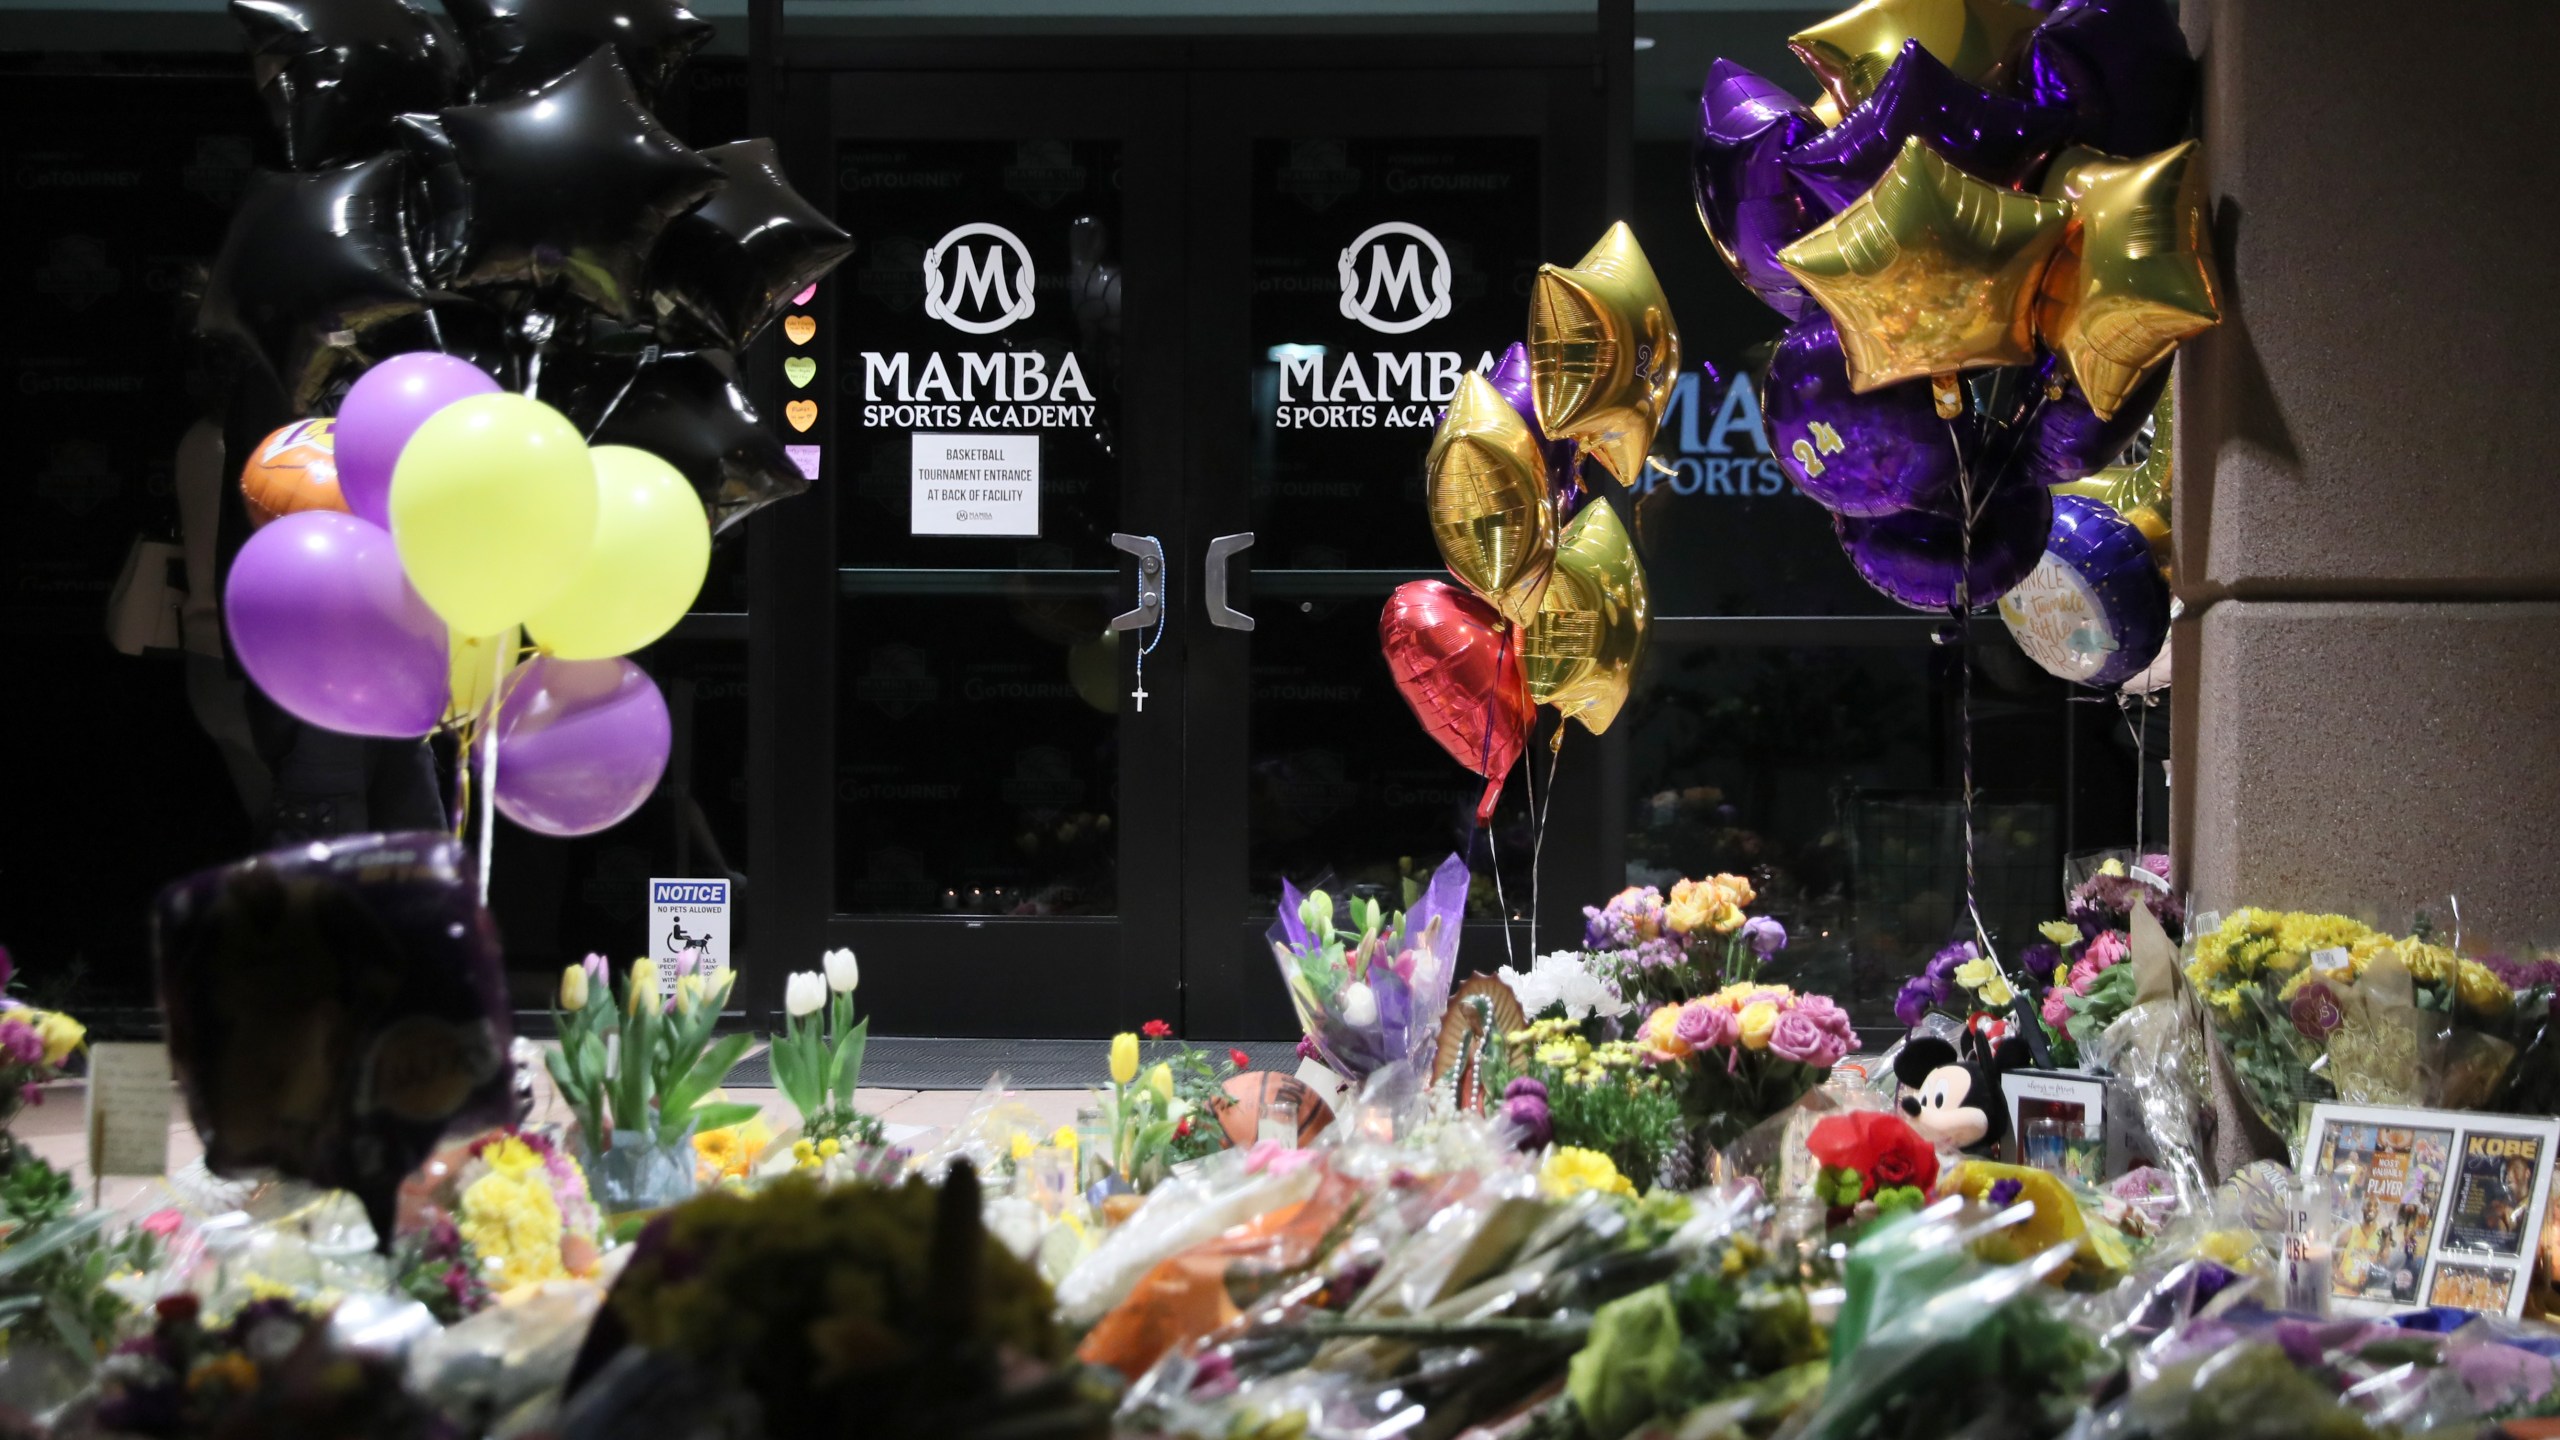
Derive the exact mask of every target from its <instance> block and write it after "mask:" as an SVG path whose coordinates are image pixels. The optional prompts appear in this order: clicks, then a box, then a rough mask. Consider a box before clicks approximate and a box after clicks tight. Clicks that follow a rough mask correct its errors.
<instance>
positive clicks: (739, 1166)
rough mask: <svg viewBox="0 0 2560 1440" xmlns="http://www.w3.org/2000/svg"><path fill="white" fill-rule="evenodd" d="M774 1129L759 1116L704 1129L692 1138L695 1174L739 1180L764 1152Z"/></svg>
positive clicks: (705, 1178)
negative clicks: (739, 1122)
mask: <svg viewBox="0 0 2560 1440" xmlns="http://www.w3.org/2000/svg"><path fill="white" fill-rule="evenodd" d="M772 1139H773V1131H772V1130H771V1129H770V1128H768V1127H767V1126H766V1125H765V1123H764V1121H763V1120H762V1119H754V1120H749V1121H747V1122H746V1123H745V1124H743V1125H731V1126H727V1127H725V1128H722V1129H719V1130H705V1131H703V1132H702V1133H701V1134H699V1135H696V1136H694V1137H693V1153H694V1155H695V1157H696V1159H697V1163H696V1165H695V1167H694V1169H695V1173H696V1174H698V1175H699V1176H700V1177H701V1178H703V1179H704V1180H707V1181H710V1182H712V1183H715V1184H716V1183H718V1182H719V1181H722V1180H735V1179H742V1178H744V1177H745V1175H746V1173H747V1172H748V1171H749V1170H750V1169H752V1168H754V1166H755V1163H756V1157H757V1156H758V1155H761V1154H763V1153H764V1147H765V1145H766V1143H767V1142H768V1141H770V1140H772Z"/></svg>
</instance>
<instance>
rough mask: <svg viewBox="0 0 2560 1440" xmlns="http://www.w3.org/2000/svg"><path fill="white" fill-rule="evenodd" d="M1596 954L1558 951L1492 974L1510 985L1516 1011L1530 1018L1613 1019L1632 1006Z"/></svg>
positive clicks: (1497, 970)
mask: <svg viewBox="0 0 2560 1440" xmlns="http://www.w3.org/2000/svg"><path fill="white" fill-rule="evenodd" d="M1600 963H1601V962H1600V957H1598V956H1596V955H1592V954H1589V953H1586V952H1584V951H1580V950H1558V951H1555V952H1553V953H1551V954H1546V955H1540V956H1537V957H1536V958H1534V959H1532V960H1531V961H1530V962H1529V968H1528V969H1527V970H1514V969H1512V968H1511V967H1510V966H1508V965H1504V966H1501V967H1500V968H1498V969H1496V970H1495V971H1494V972H1493V973H1494V977H1495V978H1496V979H1498V980H1500V981H1501V982H1502V983H1503V984H1505V985H1507V986H1509V987H1511V994H1512V998H1514V999H1516V1000H1518V1001H1519V1002H1520V1013H1521V1014H1523V1015H1526V1016H1528V1017H1529V1018H1530V1019H1532V1020H1538V1019H1559V1020H1570V1021H1572V1022H1574V1023H1576V1024H1580V1023H1581V1022H1582V1021H1585V1020H1592V1019H1599V1020H1615V1019H1617V1018H1618V1017H1619V1016H1621V1015H1624V1014H1626V1013H1627V1012H1628V1011H1630V1010H1633V1009H1634V1008H1635V1004H1634V1002H1632V1001H1629V1000H1627V999H1625V998H1623V997H1621V996H1620V995H1619V994H1618V987H1617V986H1615V985H1613V984H1611V983H1610V982H1609V981H1608V980H1607V979H1605V978H1603V977H1602V976H1601V974H1600V969H1599V966H1600Z"/></svg>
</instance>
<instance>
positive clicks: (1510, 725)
mask: <svg viewBox="0 0 2560 1440" xmlns="http://www.w3.org/2000/svg"><path fill="white" fill-rule="evenodd" d="M1378 644H1379V646H1380V648H1382V649H1384V650H1385V651H1386V652H1387V672H1388V673H1389V674H1390V675H1393V676H1394V677H1395V682H1396V689H1398V690H1400V691H1403V692H1404V700H1405V703H1406V704H1407V705H1410V706H1412V707H1413V714H1414V718H1416V719H1418V720H1420V721H1421V722H1422V728H1423V729H1424V730H1425V731H1426V732H1428V733H1429V734H1430V736H1431V738H1432V739H1434V740H1437V741H1439V742H1440V748H1441V749H1443V750H1446V751H1448V752H1449V757H1450V758H1451V759H1453V760H1455V761H1457V762H1458V763H1459V764H1461V765H1464V766H1466V767H1467V768H1468V769H1470V770H1473V771H1474V772H1476V773H1477V774H1479V775H1482V776H1483V777H1485V782H1486V783H1485V787H1484V800H1483V801H1482V802H1481V803H1480V804H1478V805H1477V806H1476V819H1477V820H1478V821H1487V820H1491V819H1492V818H1493V802H1494V801H1495V800H1496V799H1497V798H1499V797H1500V796H1501V794H1502V777H1503V776H1505V775H1508V774H1509V773H1511V766H1512V764H1513V762H1515V761H1517V760H1518V759H1519V758H1520V751H1521V747H1523V746H1525V745H1526V744H1528V742H1529V727H1530V725H1531V724H1532V723H1534V721H1535V720H1536V718H1537V708H1536V706H1535V705H1533V704H1532V703H1531V702H1530V699H1529V685H1528V681H1527V680H1526V678H1524V677H1523V676H1522V674H1521V671H1520V649H1519V647H1518V646H1517V645H1514V644H1513V643H1512V637H1511V633H1510V631H1509V629H1508V628H1506V627H1505V626H1504V625H1503V623H1502V616H1501V614H1500V612H1498V611H1496V610H1495V609H1494V608H1493V607H1492V606H1491V605H1488V604H1486V603H1485V602H1483V601H1482V600H1479V599H1477V598H1476V597H1475V596H1473V595H1471V594H1469V593H1467V592H1466V591H1464V590H1461V589H1459V588H1458V587H1457V586H1455V585H1444V584H1442V583H1441V582H1440V581H1437V580H1409V581H1407V582H1405V583H1404V584H1402V585H1399V586H1397V587H1396V589H1395V593H1394V594H1392V595H1390V596H1388V597H1387V609H1386V613H1385V614H1383V615H1380V616H1379V617H1378Z"/></svg>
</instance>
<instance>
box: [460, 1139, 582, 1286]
mask: <svg viewBox="0 0 2560 1440" xmlns="http://www.w3.org/2000/svg"><path fill="white" fill-rule="evenodd" d="M480 1158H481V1160H482V1161H483V1162H484V1163H486V1164H487V1165H488V1167H489V1173H488V1174H486V1175H483V1176H481V1177H480V1178H479V1179H477V1180H474V1181H472V1182H471V1184H470V1185H469V1186H467V1187H466V1188H465V1189H464V1190H463V1192H462V1207H461V1213H460V1214H459V1215H458V1216H456V1217H455V1221H454V1228H455V1229H456V1230H458V1231H460V1232H461V1235H462V1238H463V1240H464V1242H465V1243H467V1244H469V1245H470V1246H471V1249H472V1251H473V1253H475V1254H477V1255H478V1256H479V1257H480V1258H481V1259H482V1260H483V1261H486V1262H490V1263H494V1264H495V1265H496V1266H497V1267H498V1283H499V1284H500V1286H501V1287H503V1288H513V1287H515V1286H518V1285H530V1284H533V1283H535V1282H537V1281H542V1280H559V1279H565V1278H567V1276H568V1274H569V1270H568V1267H567V1266H565V1265H563V1264H562V1263H561V1260H560V1241H561V1238H562V1234H563V1230H562V1226H561V1223H560V1205H559V1202H558V1201H557V1200H555V1199H553V1198H552V1194H551V1182H550V1179H549V1177H548V1176H546V1175H545V1174H544V1173H543V1168H542V1157H541V1156H540V1155H537V1154H535V1153H534V1151H533V1148H532V1147H531V1146H529V1145H527V1144H525V1143H524V1142H523V1141H521V1140H518V1139H516V1138H515V1137H514V1136H508V1137H506V1138H504V1139H502V1140H500V1141H498V1142H497V1143H496V1144H494V1145H491V1146H489V1147H488V1148H487V1149H485V1150H483V1151H482V1152H481V1154H480Z"/></svg>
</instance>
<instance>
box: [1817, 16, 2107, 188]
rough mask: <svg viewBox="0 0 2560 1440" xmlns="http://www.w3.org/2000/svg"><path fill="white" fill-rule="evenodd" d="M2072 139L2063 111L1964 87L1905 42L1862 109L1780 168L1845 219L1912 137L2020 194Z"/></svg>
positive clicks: (2065, 110) (2067, 116)
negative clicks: (2047, 160)
mask: <svg viewBox="0 0 2560 1440" xmlns="http://www.w3.org/2000/svg"><path fill="white" fill-rule="evenodd" d="M2070 132H2071V111H2070V109H2069V107H2067V106H2063V105H2045V104H2038V103H2035V102H2033V101H2028V100H2014V99H2011V98H2010V97H2008V96H2006V95H1994V94H1992V93H1991V92H1990V91H1988V90H1984V89H1982V88H1981V87H1979V86H1975V85H1969V84H1967V83H1965V82H1964V81H1963V80H1960V79H1958V78H1957V77H1956V73H1955V72H1954V71H1952V70H1950V69H1948V68H1947V67H1946V65H1945V64H1944V63H1943V62H1941V61H1940V60H1939V59H1938V57H1937V56H1935V55H1932V54H1930V53H1929V52H1928V51H1926V50H1923V49H1921V48H1920V42H1919V41H1917V40H1906V41H1904V42H1903V44H1902V54H1901V55H1900V56H1898V57H1897V58H1896V59H1895V60H1894V62H1893V68H1892V69H1890V70H1887V71H1886V72H1884V79H1883V81H1882V82H1880V83H1879V84H1878V85H1877V86H1876V88H1875V93H1874V94H1872V95H1869V96H1868V97H1867V98H1866V101H1865V103H1863V104H1861V105H1860V106H1858V108H1857V109H1855V110H1852V111H1850V112H1849V113H1848V114H1847V115H1846V116H1843V117H1842V118H1841V121H1840V123H1839V124H1837V125H1834V126H1832V127H1831V128H1830V129H1828V130H1825V131H1823V132H1822V133H1821V134H1819V135H1816V136H1814V137H1813V138H1811V139H1809V140H1807V141H1805V142H1804V143H1803V144H1801V145H1798V146H1796V147H1795V148H1794V149H1792V150H1789V151H1788V152H1787V153H1786V155H1785V157H1784V159H1783V161H1782V163H1783V164H1784V165H1785V167H1786V170H1787V173H1788V174H1790V175H1792V176H1794V177H1795V179H1796V181H1797V183H1798V184H1800V185H1802V186H1803V187H1804V189H1805V192H1806V193H1807V194H1809V195H1811V196H1812V197H1813V198H1814V199H1815V200H1816V201H1818V202H1820V203H1821V204H1823V205H1825V206H1827V207H1829V208H1830V209H1832V210H1845V209H1847V208H1848V207H1849V205H1850V203H1851V202H1853V201H1855V200H1856V199H1857V198H1858V197H1859V196H1861V195H1864V194H1866V193H1867V191H1868V190H1870V189H1872V188H1874V186H1875V183H1876V181H1877V180H1878V179H1880V178H1882V177H1883V175H1884V172H1885V169H1886V167H1888V166H1890V165H1892V164H1893V157H1895V156H1896V155H1899V154H1901V153H1902V142H1903V141H1905V140H1907V139H1909V138H1911V137H1912V136H1914V135H1916V136H1918V137H1920V139H1921V141H1922V142H1923V143H1925V144H1926V145H1927V146H1928V147H1929V148H1930V149H1932V150H1934V151H1936V152H1938V154H1939V155H1940V156H1941V157H1942V158H1944V159H1945V160H1947V161H1948V162H1949V163H1951V164H1953V165H1954V166H1955V167H1956V168H1957V169H1959V170H1962V171H1964V172H1965V173H1966V174H1968V175H1973V176H1977V177H1979V178H1981V179H1984V180H1988V181H1990V182H1991V183H1992V184H1994V185H2018V184H2022V183H2024V182H2025V181H2026V179H2027V178H2028V177H2029V176H2031V175H2033V174H2035V172H2036V167H2037V166H2039V165H2042V164H2043V163H2044V162H2045V158H2046V157H2047V156H2050V155H2051V154H2053V152H2054V151H2056V150H2059V149H2061V148H2062V146H2063V144H2064V143H2065V141H2066V140H2067V139H2068V138H2069V136H2070Z"/></svg>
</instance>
